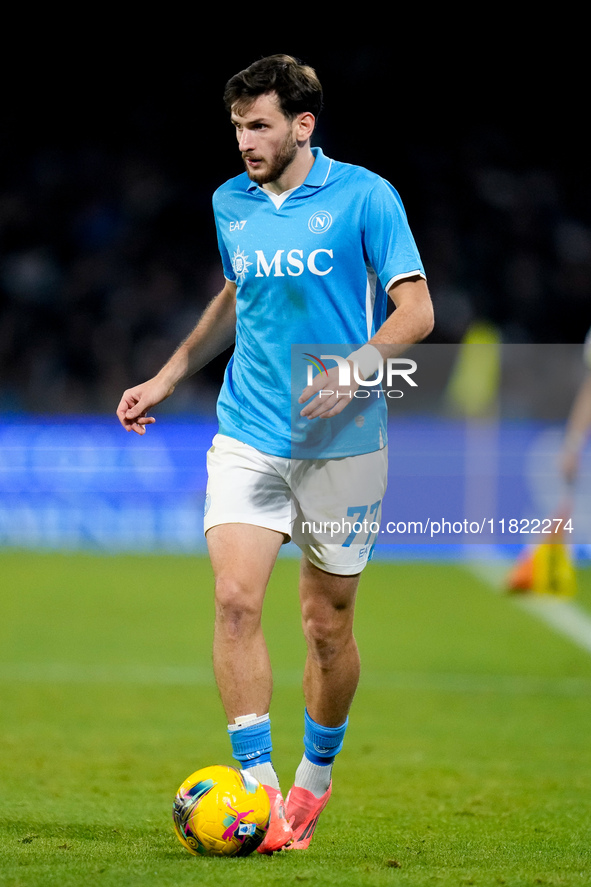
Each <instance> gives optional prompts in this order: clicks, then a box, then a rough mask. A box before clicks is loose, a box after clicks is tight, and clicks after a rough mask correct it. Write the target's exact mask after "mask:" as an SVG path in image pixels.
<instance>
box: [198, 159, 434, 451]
mask: <svg viewBox="0 0 591 887" xmlns="http://www.w3.org/2000/svg"><path fill="white" fill-rule="evenodd" d="M312 150H313V153H314V158H315V160H314V165H313V166H312V169H311V170H310V173H309V174H308V177H307V179H306V181H305V182H304V183H303V184H302V185H300V186H299V187H298V188H296V189H295V190H294V191H292V192H291V193H290V194H289V196H288V197H287V198H286V199H285V200H284V202H283V203H282V204H281V205H280V206H279V208H277V207H276V205H275V203H274V202H273V200H272V198H271V197H270V196H269V194H268V193H267V192H266V191H265V190H264V189H262V188H260V187H259V186H258V185H256V184H255V183H254V182H252V181H251V180H250V179H249V178H248V176H247V174H246V173H243V174H242V175H239V176H237V177H236V178H233V179H230V180H229V181H227V182H226V183H225V184H224V185H222V186H221V187H220V188H219V189H218V190H217V191H216V192H215V194H214V197H213V208H214V215H215V221H216V227H217V234H218V244H219V250H220V255H221V259H222V264H223V269H224V275H225V277H226V278H227V279H228V280H230V281H233V282H235V283H236V285H237V304H236V343H235V349H234V353H233V356H232V358H231V360H230V362H229V364H228V366H227V368H226V372H225V375H224V381H223V385H222V388H221V391H220V395H219V399H218V405H217V414H218V422H219V429H220V432H221V433H222V434H226V435H228V436H230V437H233V438H236V439H238V440H241V441H243V442H245V443H248V444H251V445H252V446H254V447H256V448H257V449H259V450H261V451H262V452H266V453H269V454H271V455H277V456H284V457H290V456H295V457H299V458H307V457H310V458H312V457H313V458H336V457H340V456H349V455H355V454H358V453H368V452H373V451H374V450H377V449H380V448H381V447H382V446H383V445H384V444H385V442H386V423H387V407H386V403H385V401H384V398H383V397H379V396H377V395H374V396H372V397H369V398H366V399H364V400H359V401H357V400H356V401H351V403H350V404H349V405H348V406H347V407H346V408H345V409H344V410H343V411H342V412H341V413H340V414H339V416H336V417H334V418H333V419H315V420H311V421H310V420H308V419H301V418H300V417H299V412H300V410H301V408H302V405H301V404H298V403H297V398H298V397H299V395H300V394H301V391H302V390H303V389H304V388H305V386H306V380H307V372H308V366H309V365H310V359H308V358H307V357H306V355H308V357H309V356H310V355H312V356H313V357H316V356H319V355H320V352H321V351H322V348H321V347H319V346H322V345H330V346H331V348H332V350H331V351H330V352H324V351H323V352H322V353H339V354H340V355H342V356H344V357H345V356H347V355H348V354H349V353H350V352H351V351H352V350H354V349H355V348H358V347H360V346H361V345H362V344H364V343H365V342H367V340H368V339H369V338H371V336H372V335H373V334H374V333H375V331H376V330H377V329H378V328H379V327H380V326H381V324H382V323H383V322H384V320H385V319H386V308H387V300H388V296H387V289H388V288H389V287H390V285H391V284H392V283H393V282H394V281H396V280H397V279H402V278H405V277H410V276H413V275H416V274H420V275H422V276H424V269H423V265H422V262H421V259H420V256H419V252H418V249H417V246H416V243H415V241H414V238H413V236H412V233H411V231H410V228H409V225H408V221H407V218H406V213H405V210H404V207H403V205H402V202H401V200H400V197H399V195H398V193H397V192H396V191H395V189H394V188H393V187H392V186H391V185H390V184H389V183H388V182H387V181H385V180H384V179H383V178H381V177H380V176H378V175H376V174H375V173H372V172H370V171H368V170H366V169H364V168H363V167H360V166H353V165H351V164H346V163H341V162H338V161H335V160H331V159H329V158H328V157H326V156H325V155H324V154H323V152H322V151H321V150H320V149H319V148H313V149H312ZM337 346H338V347H339V348H340V351H339V352H337V351H335V350H334V348H335V347H337ZM333 365H334V364H333Z"/></svg>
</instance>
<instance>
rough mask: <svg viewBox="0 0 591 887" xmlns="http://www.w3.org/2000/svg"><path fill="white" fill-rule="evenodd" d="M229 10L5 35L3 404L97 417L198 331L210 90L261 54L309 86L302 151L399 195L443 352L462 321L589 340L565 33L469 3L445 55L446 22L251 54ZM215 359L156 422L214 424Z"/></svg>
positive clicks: (228, 169)
mask: <svg viewBox="0 0 591 887" xmlns="http://www.w3.org/2000/svg"><path fill="white" fill-rule="evenodd" d="M243 13H244V11H241V15H242V14H243ZM241 15H239V14H238V13H236V14H234V13H230V12H228V22H227V23H226V25H225V28H224V29H223V31H222V30H221V29H220V30H212V29H210V30H208V31H207V32H204V31H203V30H202V29H199V27H197V26H193V25H191V23H190V21H189V20H187V21H182V20H179V21H178V22H176V23H175V27H174V28H172V27H170V22H168V23H167V24H168V25H169V27H166V28H165V27H163V28H162V30H161V31H160V29H159V26H160V22H159V21H158V20H153V21H152V22H151V25H152V27H151V30H150V37H149V38H147V37H146V36H145V35H143V32H142V33H140V32H139V31H134V29H133V28H131V29H128V30H127V32H126V34H125V35H123V34H120V32H119V31H120V29H119V26H118V23H117V22H109V23H108V27H107V28H106V29H105V27H104V26H105V22H104V21H103V22H102V25H103V28H100V27H98V25H97V23H96V22H95V21H94V20H93V18H92V13H87V18H86V19H84V20H83V19H82V18H80V19H78V20H76V21H75V22H72V21H69V22H68V27H69V28H73V31H72V36H69V32H68V31H67V29H66V30H64V28H62V26H61V25H59V24H58V23H56V21H50V22H48V28H49V32H48V34H47V35H44V33H43V24H42V23H39V22H37V23H36V27H35V34H34V35H31V33H30V30H28V29H27V28H26V27H23V25H22V24H21V25H20V26H19V27H18V28H16V29H15V30H14V32H12V38H13V40H12V41H11V33H10V32H7V34H6V35H5V38H4V39H5V50H7V51H5V54H4V59H5V64H4V68H3V81H2V82H3V89H2V127H1V133H0V411H1V412H2V413H4V414H7V413H13V414H14V413H19V412H24V411H31V412H34V413H78V412H82V413H84V412H89V413H93V412H95V413H96V412H99V413H100V412H107V413H112V412H113V411H114V409H115V407H116V405H117V403H118V401H119V398H120V396H121V393H122V391H123V389H124V388H126V387H128V386H130V385H133V384H136V383H138V382H140V381H143V380H144V379H145V378H147V377H149V376H151V375H152V374H153V373H154V372H155V371H156V370H157V369H158V368H159V367H160V366H161V365H162V363H163V362H164V361H165V360H166V358H167V357H168V356H169V354H170V353H171V351H172V350H173V349H174V348H175V346H176V345H177V344H178V342H179V341H180V340H181V339H182V337H183V336H184V335H186V334H187V333H188V332H189V330H190V329H191V328H192V327H193V325H194V323H195V322H196V320H197V317H198V315H199V313H200V311H201V310H202V308H203V307H204V305H205V304H206V302H207V301H208V300H209V299H210V298H211V297H212V296H213V295H214V294H215V293H216V292H217V291H218V290H219V288H221V285H222V282H223V281H222V275H221V267H220V263H219V259H218V255H217V246H216V241H215V232H214V225H213V218H212V214H211V195H212V192H213V191H214V189H215V188H216V187H217V186H218V185H219V184H221V183H222V182H223V181H224V180H225V179H226V178H228V177H229V176H231V175H234V174H237V173H238V172H240V171H241V161H240V158H239V156H238V152H237V149H236V145H235V140H234V134H233V129H232V127H231V125H230V123H229V121H228V119H227V115H226V112H225V110H224V108H223V105H222V101H221V95H222V92H223V88H224V84H225V82H226V80H227V79H228V77H229V76H231V75H232V74H233V73H235V72H236V71H237V70H240V69H241V68H243V67H245V66H246V65H248V64H249V63H250V62H252V61H254V60H255V59H256V58H258V57H260V56H261V55H265V54H270V53H273V52H277V51H285V52H289V53H291V54H293V55H296V56H298V57H299V58H301V59H302V60H303V61H305V62H307V63H309V64H311V65H312V66H313V67H315V68H316V70H317V72H318V74H319V76H320V79H321V81H322V83H323V87H324V93H325V109H324V111H323V113H322V115H321V117H320V120H319V125H318V130H317V134H316V138H315V144H319V145H321V146H322V148H323V149H324V151H325V153H327V154H328V155H329V156H333V157H335V158H336V159H339V160H344V161H350V162H353V163H358V164H361V165H364V166H367V167H369V168H371V169H373V170H375V171H376V172H378V173H380V174H382V175H383V176H384V177H386V178H387V179H388V180H389V181H390V182H392V184H393V185H394V186H395V187H396V188H397V189H398V191H399V192H400V194H401V196H402V199H403V201H404V204H405V206H406V210H407V213H408V216H409V220H410V224H411V227H412V229H413V232H414V234H415V237H416V240H417V242H418V245H419V249H420V251H421V254H422V256H423V260H424V263H425V267H426V269H427V274H428V278H429V285H430V289H431V293H432V296H433V300H434V303H435V310H436V327H435V330H434V332H433V334H432V336H431V337H430V339H431V341H434V342H457V341H459V339H460V338H461V337H462V336H463V334H464V333H465V331H466V329H467V327H468V325H469V324H470V323H471V322H472V321H474V320H486V321H489V322H491V323H493V324H495V325H496V326H497V328H498V329H499V331H500V334H501V336H502V338H503V340H504V341H507V342H520V343H521V342H537V343H549V342H565V343H579V342H582V341H583V339H584V336H585V334H586V332H587V329H588V328H589V326H591V300H590V298H589V295H590V292H591V180H590V175H589V169H588V157H589V138H588V127H587V123H586V120H585V114H586V106H587V98H586V92H587V86H586V83H587V79H588V77H587V74H586V62H585V55H584V53H580V52H578V51H577V49H576V48H575V46H574V42H573V40H574V38H573V36H572V33H571V34H570V35H569V36H568V37H567V38H562V37H560V35H559V34H558V33H554V31H553V22H551V21H550V22H547V24H548V29H547V31H546V34H545V35H544V36H542V35H541V34H540V33H536V34H533V33H532V32H531V31H528V32H527V33H522V34H521V35H520V34H517V33H515V32H514V29H513V28H512V26H511V23H510V22H507V23H505V22H503V23H502V24H503V25H506V27H505V26H503V27H501V28H500V36H499V35H497V36H496V37H494V38H493V37H492V35H491V34H489V33H488V32H489V20H488V19H487V17H486V8H483V10H482V16H483V17H481V19H480V21H479V23H478V24H475V23H474V22H468V23H467V27H468V30H467V31H466V32H465V33H464V35H463V36H462V38H461V39H460V38H457V36H456V38H455V39H454V40H453V41H452V40H451V39H450V35H453V34H456V23H454V22H453V21H447V22H442V25H441V27H442V28H443V29H444V30H441V31H440V30H439V29H438V28H437V27H436V26H435V25H432V27H431V30H430V39H429V40H426V39H425V37H424V35H420V39H419V36H417V33H416V32H413V31H411V32H409V31H408V30H407V29H405V27H404V26H403V25H402V23H401V22H396V21H390V23H389V25H388V28H389V30H388V31H387V33H386V34H385V35H380V40H379V42H376V41H375V40H374V41H373V42H371V43H370V42H369V41H368V42H364V41H363V40H361V41H355V42H353V41H349V43H348V44H347V42H346V41H344V40H342V39H339V40H337V39H334V36H333V37H330V36H329V37H328V38H327V37H326V34H325V35H324V36H323V37H322V39H320V37H316V38H315V39H312V38H310V37H306V38H305V39H301V38H298V37H297V36H292V37H290V38H287V39H281V38H275V39H273V40H266V39H264V38H262V37H259V36H256V37H253V33H256V29H255V28H253V25H252V23H251V22H249V21H248V20H246V21H245V20H244V19H243V18H242V17H241ZM98 24H101V23H98ZM341 24H342V23H341ZM357 24H359V22H356V21H355V20H351V22H350V23H349V25H348V27H347V29H346V36H349V35H350V33H351V31H355V29H356V27H357ZM464 24H466V23H464ZM570 25H571V29H572V31H574V32H575V33H576V31H577V25H576V23H570ZM64 27H65V25H64ZM581 27H582V26H581ZM445 29H447V30H445ZM277 30H278V33H282V32H283V29H281V28H278V29H277ZM105 34H106V36H104V35H105ZM113 34H116V35H117V38H118V39H115V38H114V37H113ZM409 34H410V35H412V36H409ZM507 35H510V36H507ZM511 35H513V36H511ZM33 36H34V39H33ZM485 37H487V38H489V39H488V41H487V42H486V45H485V40H484V38H485ZM11 43H14V45H11ZM7 56H8V58H7ZM226 358H227V355H224V356H222V357H221V358H220V359H219V360H217V361H215V362H214V363H213V364H211V365H210V366H209V367H208V368H206V370H204V371H203V372H202V373H200V374H199V375H198V376H197V377H196V378H195V379H193V380H190V381H189V382H187V383H186V384H185V385H184V386H181V387H180V388H179V389H178V390H177V391H176V392H175V395H174V398H173V399H172V401H174V403H172V401H171V408H174V409H176V410H181V411H182V410H191V411H197V412H206V411H208V410H209V409H210V408H211V407H212V404H213V402H214V400H215V396H216V393H217V388H218V385H219V381H220V374H221V371H222V368H223V366H224V364H225V359H226Z"/></svg>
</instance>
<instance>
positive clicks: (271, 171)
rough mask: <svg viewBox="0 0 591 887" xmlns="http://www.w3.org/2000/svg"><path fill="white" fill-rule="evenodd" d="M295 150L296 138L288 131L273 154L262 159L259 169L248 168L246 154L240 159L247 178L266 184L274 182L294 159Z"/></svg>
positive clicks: (259, 183)
mask: <svg viewBox="0 0 591 887" xmlns="http://www.w3.org/2000/svg"><path fill="white" fill-rule="evenodd" d="M297 150H298V145H297V142H296V140H295V139H294V138H293V136H292V135H291V133H288V134H287V135H286V137H285V139H284V140H283V143H282V144H281V146H280V148H279V150H278V151H277V153H276V154H275V156H274V157H271V158H270V159H269V160H266V161H264V167H263V169H261V170H260V171H257V170H252V169H249V167H248V164H247V162H246V161H247V158H248V155H244V154H243V155H242V159H243V160H244V164H245V166H246V172H247V174H248V177H249V179H250V180H251V181H253V182H255V183H256V184H257V185H267V184H269V182H276V181H277V180H278V179H280V178H281V176H282V175H283V173H284V172H285V170H286V169H287V167H288V166H289V165H290V163H292V162H293V160H294V159H295V156H296V154H297Z"/></svg>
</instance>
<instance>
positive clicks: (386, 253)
mask: <svg viewBox="0 0 591 887" xmlns="http://www.w3.org/2000/svg"><path fill="white" fill-rule="evenodd" d="M363 235H364V248H365V252H366V256H367V259H368V261H369V264H370V265H371V267H372V268H373V270H374V271H375V273H376V274H377V276H378V278H379V280H380V283H381V284H382V286H383V288H384V289H385V290H386V292H387V291H388V289H389V288H390V287H391V286H392V284H393V283H395V282H396V281H397V280H402V279H404V278H405V277H413V276H415V275H420V276H421V277H425V276H426V275H425V270H424V268H423V263H422V261H421V257H420V254H419V250H418V248H417V245H416V243H415V239H414V237H413V235H412V232H411V230H410V226H409V224H408V219H407V216H406V211H405V209H404V206H403V204H402V200H401V199H400V196H399V194H398V192H397V191H396V190H395V189H394V188H393V187H392V186H391V185H390V184H389V182H386V181H385V180H384V179H378V180H377V181H376V182H375V184H374V186H373V187H372V188H371V190H370V191H369V193H368V197H367V200H366V205H365V215H364V229H363Z"/></svg>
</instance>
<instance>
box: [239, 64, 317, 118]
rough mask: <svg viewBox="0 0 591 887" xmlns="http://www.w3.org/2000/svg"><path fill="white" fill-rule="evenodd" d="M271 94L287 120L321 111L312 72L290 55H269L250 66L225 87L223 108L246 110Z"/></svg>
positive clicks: (315, 79)
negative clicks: (257, 100) (235, 107)
mask: <svg viewBox="0 0 591 887" xmlns="http://www.w3.org/2000/svg"><path fill="white" fill-rule="evenodd" d="M270 92H274V93H276V95H277V98H278V100H279V107H280V108H281V111H282V112H283V114H284V115H285V116H286V117H289V118H291V119H293V118H294V117H296V116H297V115H298V114H302V113H304V112H306V111H307V112H309V113H310V114H313V115H314V117H316V118H318V115H319V114H320V111H321V110H322V86H321V85H320V81H319V80H318V77H317V75H316V71H315V70H314V68H311V67H310V66H309V65H305V64H303V63H302V62H301V61H299V59H296V58H293V57H292V56H290V55H281V54H280V55H270V56H267V57H266V58H262V59H259V60H258V61H256V62H253V64H252V65H250V66H249V67H248V68H245V69H244V70H243V71H240V72H239V73H238V74H235V75H234V76H233V77H231V78H230V80H228V82H227V83H226V88H225V90H224V104H225V106H226V109H227V110H228V111H230V110H231V109H232V108H233V107H234V106H237V108H238V109H239V110H244V109H245V108H247V107H248V106H249V105H250V104H251V103H252V102H253V101H254V100H255V99H257V98H258V96H260V95H265V94H267V93H270Z"/></svg>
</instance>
